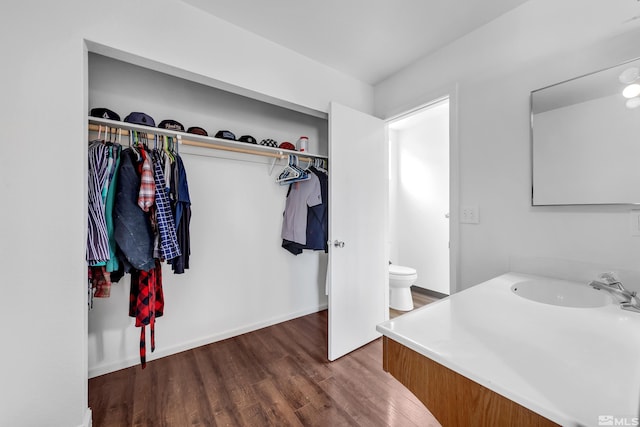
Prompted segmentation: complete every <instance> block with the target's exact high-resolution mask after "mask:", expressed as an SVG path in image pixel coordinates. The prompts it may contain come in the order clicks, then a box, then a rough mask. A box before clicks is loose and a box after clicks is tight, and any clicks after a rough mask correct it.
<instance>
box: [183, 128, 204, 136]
mask: <svg viewBox="0 0 640 427" xmlns="http://www.w3.org/2000/svg"><path fill="white" fill-rule="evenodd" d="M187 133H194V134H196V135H202V136H209V134H208V133H207V131H206V130H204V129H203V128H201V127H199V126H191V127H190V128H189V129H187Z"/></svg>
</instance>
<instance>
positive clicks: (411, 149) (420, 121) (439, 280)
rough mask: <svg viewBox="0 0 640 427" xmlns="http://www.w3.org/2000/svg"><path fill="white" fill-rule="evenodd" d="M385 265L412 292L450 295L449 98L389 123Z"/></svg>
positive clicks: (439, 100) (436, 101)
mask: <svg viewBox="0 0 640 427" xmlns="http://www.w3.org/2000/svg"><path fill="white" fill-rule="evenodd" d="M388 129H389V132H388V134H389V250H390V261H391V262H392V263H394V264H398V265H403V266H408V267H411V268H414V269H416V270H417V273H418V281H417V283H416V284H415V286H416V287H418V288H421V289H424V290H427V291H429V292H433V293H435V294H437V295H441V296H444V295H449V294H451V293H452V286H451V285H452V283H453V281H452V274H451V273H452V271H453V269H452V262H451V250H450V248H451V244H450V242H451V225H452V224H451V223H450V221H451V220H450V217H451V215H450V212H451V209H452V208H451V207H452V203H451V180H450V176H451V151H452V150H451V144H450V102H449V97H445V98H442V99H438V100H435V101H433V102H431V103H429V104H428V105H426V106H424V107H422V108H420V109H418V110H415V111H412V112H410V113H407V114H404V115H402V116H400V117H398V118H395V119H393V120H390V121H388Z"/></svg>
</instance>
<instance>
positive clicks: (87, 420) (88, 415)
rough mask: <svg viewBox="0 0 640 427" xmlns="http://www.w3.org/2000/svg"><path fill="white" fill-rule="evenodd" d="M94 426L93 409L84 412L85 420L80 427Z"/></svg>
mask: <svg viewBox="0 0 640 427" xmlns="http://www.w3.org/2000/svg"><path fill="white" fill-rule="evenodd" d="M92 426H93V418H92V416H91V408H87V409H86V410H85V411H84V419H83V420H82V424H80V427H92Z"/></svg>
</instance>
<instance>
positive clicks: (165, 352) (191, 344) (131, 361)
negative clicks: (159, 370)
mask: <svg viewBox="0 0 640 427" xmlns="http://www.w3.org/2000/svg"><path fill="white" fill-rule="evenodd" d="M327 307H328V306H327V304H321V305H319V306H316V307H310V308H308V309H305V310H300V311H297V312H294V313H289V314H287V315H283V316H278V317H273V318H271V319H267V320H264V321H262V322H257V323H253V324H250V325H246V326H242V327H240V328H236V329H230V330H228V331H224V332H220V333H217V334H214V335H209V336H207V337H203V338H199V339H196V340H191V341H186V342H183V343H182V344H179V345H174V346H172V347H168V348H164V349H161V350H156V351H155V352H153V353H147V361H148V362H149V361H151V360H156V359H160V358H162V357H166V356H171V355H173V354H176V353H180V352H182V351H186V350H191V349H194V348H197V347H201V346H203V345H207V344H211V343H214V342H217V341H222V340H225V339H227V338H232V337H235V336H238V335H242V334H246V333H248V332H253V331H257V330H258V329H262V328H266V327H267V326H272V325H275V324H278V323H282V322H286V321H288V320H292V319H296V318H298V317H302V316H306V315H308V314H312V313H317V312H319V311H322V310H326V309H327ZM139 363H140V359H139V358H137V357H133V358H128V359H123V360H120V361H118V362H115V363H109V364H105V365H99V366H95V367H93V368H90V369H89V378H94V377H97V376H100V375H104V374H108V373H110V372H115V371H118V370H120V369H125V368H129V367H131V366H136V365H138V364H139Z"/></svg>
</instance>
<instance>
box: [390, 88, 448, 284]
mask: <svg viewBox="0 0 640 427" xmlns="http://www.w3.org/2000/svg"><path fill="white" fill-rule="evenodd" d="M447 98H448V99H449V293H450V294H454V293H456V292H457V291H458V280H459V278H460V263H459V260H460V214H459V212H460V145H459V140H458V84H457V83H456V84H453V85H450V86H447V87H444V88H441V89H439V90H437V91H434V92H432V93H431V94H430V95H427V96H421V97H420V99H419V100H416V101H415V102H414V103H413V104H410V105H407V104H405V105H404V106H403V107H401V108H397V109H395V110H394V111H393V112H392V113H390V114H389V113H388V114H387V115H386V117H385V118H384V120H385V121H386V123H387V126H388V125H389V124H390V123H392V122H394V121H396V120H399V119H401V118H405V117H408V116H411V115H413V114H415V113H417V112H419V111H421V110H423V109H425V108H429V107H431V106H434V105H436V104H438V103H439V102H442V101H444V100H445V99H447Z"/></svg>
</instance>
